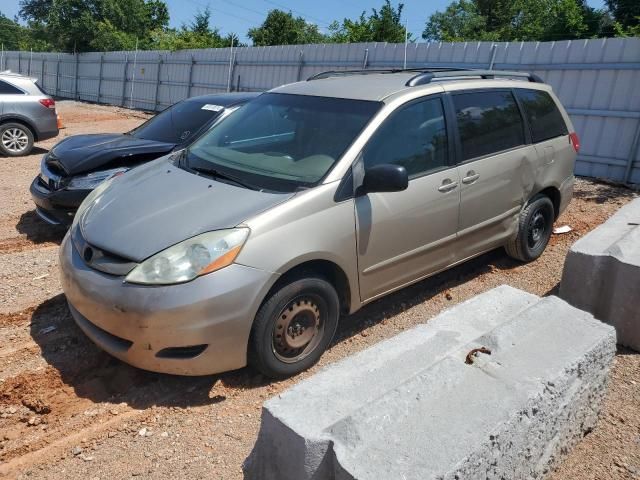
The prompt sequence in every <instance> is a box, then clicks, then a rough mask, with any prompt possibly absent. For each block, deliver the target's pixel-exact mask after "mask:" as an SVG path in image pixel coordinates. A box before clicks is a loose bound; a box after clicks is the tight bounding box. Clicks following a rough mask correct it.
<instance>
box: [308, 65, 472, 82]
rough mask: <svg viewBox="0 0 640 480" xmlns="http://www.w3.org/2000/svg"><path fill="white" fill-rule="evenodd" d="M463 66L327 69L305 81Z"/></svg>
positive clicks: (443, 69)
mask: <svg viewBox="0 0 640 480" xmlns="http://www.w3.org/2000/svg"><path fill="white" fill-rule="evenodd" d="M466 70H467V69H464V68H445V67H443V68H435V67H434V68H368V69H366V70H363V69H360V70H327V71H326V72H320V73H316V74H315V75H312V76H310V77H309V78H307V82H308V81H310V80H321V79H323V78H329V77H344V76H348V75H371V74H376V73H403V72H408V73H411V72H417V73H427V72H434V73H435V72H460V71H466Z"/></svg>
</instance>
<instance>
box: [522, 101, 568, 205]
mask: <svg viewBox="0 0 640 480" xmlns="http://www.w3.org/2000/svg"><path fill="white" fill-rule="evenodd" d="M515 93H516V96H517V98H518V101H519V102H520V105H521V106H522V109H523V111H524V114H525V118H526V119H527V123H528V124H529V129H530V130H531V140H532V142H533V144H534V146H535V148H536V151H537V152H538V157H539V158H540V164H541V168H540V169H539V171H538V178H537V181H538V182H539V183H540V184H543V185H554V184H555V183H556V182H557V183H559V182H561V181H562V180H564V179H565V178H567V177H570V176H571V175H573V168H574V158H575V153H576V152H575V150H574V149H573V146H572V145H571V142H570V141H569V130H568V128H567V124H566V123H565V121H564V118H563V117H562V114H561V113H560V110H559V109H558V106H557V105H556V102H555V101H554V100H553V98H551V95H549V93H547V92H545V91H542V90H533V89H526V88H517V89H515ZM555 186H558V185H555ZM556 213H557V212H556Z"/></svg>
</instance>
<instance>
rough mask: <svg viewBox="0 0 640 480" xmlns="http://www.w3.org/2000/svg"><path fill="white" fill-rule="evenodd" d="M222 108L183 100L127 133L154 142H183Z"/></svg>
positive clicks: (191, 137) (190, 137)
mask: <svg viewBox="0 0 640 480" xmlns="http://www.w3.org/2000/svg"><path fill="white" fill-rule="evenodd" d="M223 110H224V108H223V107H221V106H220V105H215V104H209V103H204V102H202V101H195V100H185V101H184V102H179V103H176V104H175V105H173V106H171V107H169V108H167V109H166V110H163V111H162V112H161V113H159V114H158V115H156V116H155V117H153V118H151V119H150V120H148V121H147V122H145V123H143V124H142V125H140V126H139V127H138V128H136V129H135V130H132V131H131V132H129V135H131V136H133V137H135V138H140V139H144V140H153V141H156V142H165V143H176V144H179V143H185V142H187V141H188V140H190V139H193V136H194V135H195V134H196V133H197V132H198V131H200V129H201V128H202V127H203V126H204V125H205V124H206V123H208V122H210V121H211V120H213V119H214V118H216V117H218V116H219V115H220V114H221V113H222V111H223Z"/></svg>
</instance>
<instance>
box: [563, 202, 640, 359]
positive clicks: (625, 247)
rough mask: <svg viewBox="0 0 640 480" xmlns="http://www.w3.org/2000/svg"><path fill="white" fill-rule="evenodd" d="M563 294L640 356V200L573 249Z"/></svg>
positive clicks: (594, 231) (568, 262)
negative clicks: (603, 323)
mask: <svg viewBox="0 0 640 480" xmlns="http://www.w3.org/2000/svg"><path fill="white" fill-rule="evenodd" d="M559 295H560V297H561V298H563V299H565V300H566V301H567V302H569V303H570V304H571V305H573V306H575V307H577V308H579V309H581V310H585V311H587V312H590V313H592V314H593V316H594V317H596V318H597V319H599V320H602V321H603V322H607V323H609V324H611V325H613V326H614V327H615V329H616V333H617V337H618V343H619V344H621V345H625V346H627V347H630V348H633V349H634V350H637V351H640V198H639V199H636V200H634V201H632V202H631V203H628V204H627V205H625V206H624V207H622V208H621V209H620V210H619V211H618V212H617V213H616V214H615V215H613V216H612V217H611V218H610V219H609V220H607V221H606V222H605V223H603V224H602V225H600V226H599V227H598V228H596V229H595V230H593V231H592V232H590V233H588V234H587V235H585V236H584V237H582V238H581V239H580V240H578V241H577V242H576V243H575V244H573V246H572V247H571V249H570V250H569V253H568V254H567V259H566V260H565V264H564V271H563V273H562V281H561V283H560V294H559Z"/></svg>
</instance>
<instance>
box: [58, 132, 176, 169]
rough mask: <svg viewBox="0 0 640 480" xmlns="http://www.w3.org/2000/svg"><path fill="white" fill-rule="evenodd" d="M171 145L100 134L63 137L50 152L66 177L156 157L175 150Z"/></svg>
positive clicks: (123, 135) (130, 137) (117, 135)
mask: <svg viewBox="0 0 640 480" xmlns="http://www.w3.org/2000/svg"><path fill="white" fill-rule="evenodd" d="M175 146H176V145H175V144H174V143H164V142H156V141H154V140H143V139H140V138H135V137H132V136H131V135H126V134H122V133H101V134H92V135H74V136H72V137H67V138H65V139H64V140H62V141H61V142H59V143H58V144H57V145H56V146H54V147H53V148H52V149H51V152H50V153H49V155H50V158H52V159H55V160H56V161H57V162H58V163H60V165H61V166H62V168H64V170H65V172H67V173H68V174H69V175H75V174H77V173H82V172H89V171H93V170H96V169H98V168H100V167H101V166H103V165H106V164H108V163H109V162H111V161H112V160H115V159H116V158H120V157H130V156H131V157H134V156H135V155H150V154H157V156H158V157H160V156H162V155H164V154H166V153H169V152H170V151H171V150H173V149H174V148H175Z"/></svg>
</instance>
